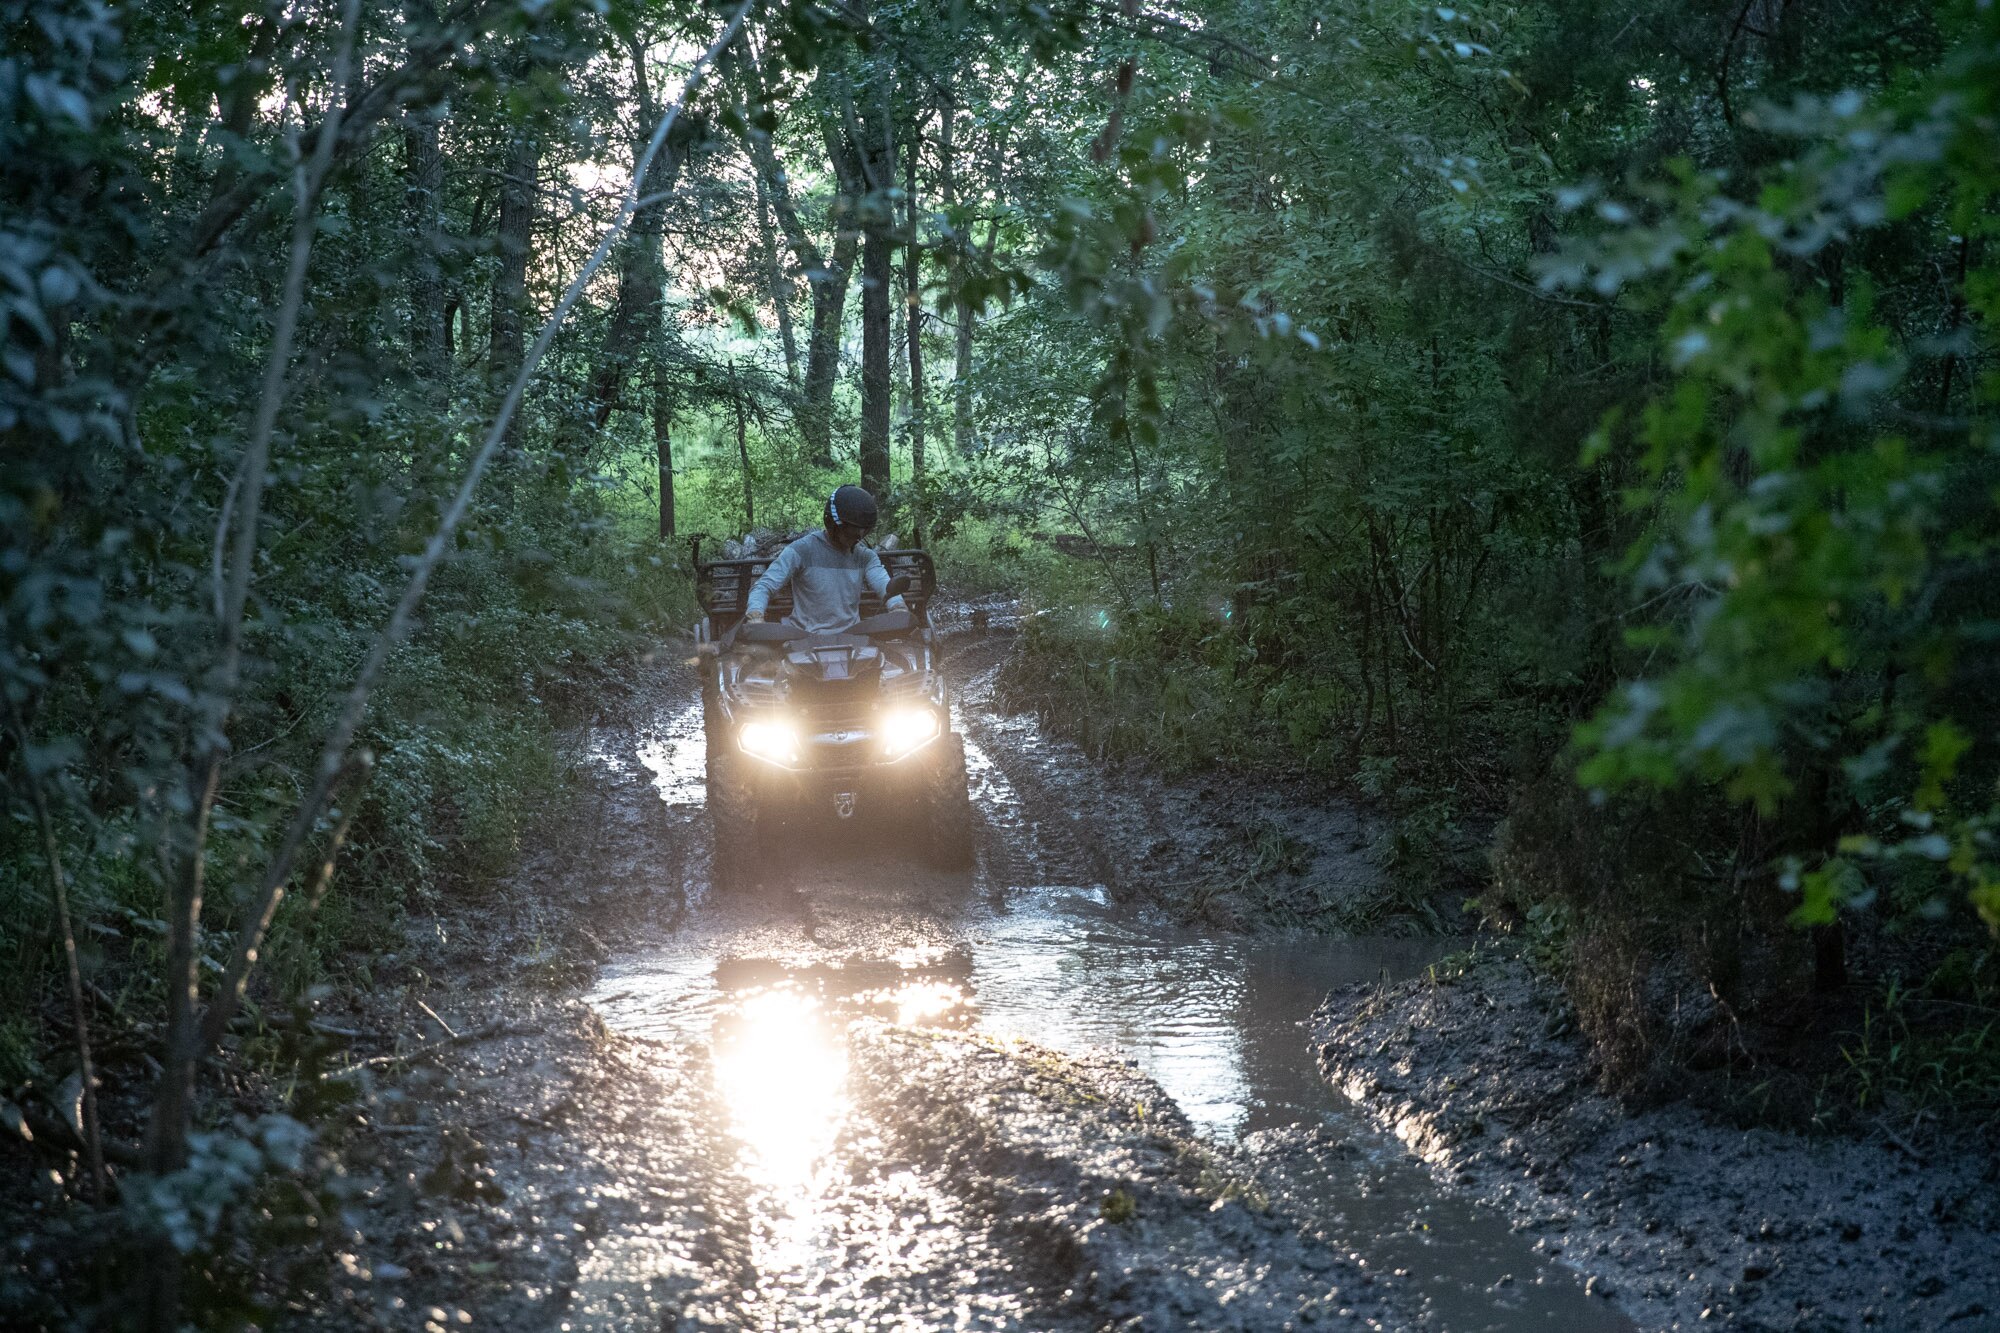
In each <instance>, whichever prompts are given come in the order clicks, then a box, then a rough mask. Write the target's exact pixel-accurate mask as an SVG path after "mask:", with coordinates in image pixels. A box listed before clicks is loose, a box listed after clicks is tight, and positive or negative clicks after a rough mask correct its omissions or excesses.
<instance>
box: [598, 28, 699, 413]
mask: <svg viewBox="0 0 2000 1333" xmlns="http://www.w3.org/2000/svg"><path fill="white" fill-rule="evenodd" d="M630 49H631V54H632V83H633V88H634V90H635V92H636V94H637V98H638V103H639V123H640V125H641V126H642V127H644V126H650V125H654V124H657V123H658V121H659V119H660V108H659V107H657V106H655V105H654V103H653V92H652V86H651V85H650V84H649V83H648V82H647V80H646V51H645V48H644V47H643V46H641V45H640V44H639V43H638V42H637V41H636V40H635V41H633V42H632V43H631V48H630ZM698 133H699V130H698V128H697V127H696V126H695V123H694V122H693V121H692V120H688V119H681V120H679V121H677V122H676V123H675V125H674V132H673V133H672V134H670V135H669V137H668V139H667V142H666V144H665V145H663V146H662V148H661V150H660V151H659V152H658V153H656V154H654V155H653V164H652V166H651V167H650V168H649V169H648V170H647V172H646V180H645V183H644V185H643V186H642V187H641V189H640V191H639V193H640V196H641V197H642V198H645V199H648V200H650V201H651V202H649V203H647V204H646V205H644V206H643V207H641V208H640V209H639V210H638V211H637V212H635V213H634V214H633V215H632V227H631V230H630V232H629V233H628V234H627V235H626V237H625V239H624V241H623V242H622V243H621V246H620V249H621V251H622V253H621V256H620V261H621V262H620V264H619V269H618V303H617V305H616V306H614V307H613V309H612V312H611V322H610V324H609V325H607V326H606V327H605V330H604V345H603V348H602V350H601V351H600V353H599V355H598V358H597V368H596V371H595V372H594V373H593V374H592V376H591V383H590V396H589V399H588V401H587V403H586V406H585V415H586V416H587V417H588V419H589V420H590V422H591V425H592V427H593V429H595V430H598V431H601V430H603V429H604V427H605V425H606V423H608V422H609V421H610V420H611V413H612V411H613V410H614V409H615V408H616V407H617V406H618V402H619V400H620V399H621V398H622V397H623V396H624V390H625V386H626V383H627V382H628V381H629V380H630V379H631V378H632V372H633V371H634V370H635V369H636V368H637V366H638V362H639V358H640V354H641V352H642V351H643V350H644V349H645V348H646V347H648V346H650V345H652V344H654V343H655V342H656V341H657V338H656V337H655V335H656V333H657V332H658V325H659V322H660V314H661V307H660V296H661V291H662V289H663V288H664V287H665V285H666V271H667V268H666V258H665V255H664V254H663V251H662V247H663V246H664V245H665V243H666V239H665V237H666V218H667V201H666V200H665V199H664V198H661V197H660V196H662V195H665V194H666V193H667V192H668V191H670V190H672V189H673V188H674V182H675V181H677V180H678V179H680V174H681V167H682V165H683V164H684V163H685V162H686V161H687V154H688V149H689V146H690V145H691V144H692V143H693V141H694V138H695V136H696V134H698ZM645 152H646V144H645V141H644V140H643V139H642V140H640V141H639V142H638V143H636V144H634V145H633V149H632V162H633V168H634V170H636V169H637V168H638V162H639V159H640V158H641V157H643V156H644V155H645Z"/></svg>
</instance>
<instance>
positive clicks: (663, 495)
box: [653, 355, 674, 541]
mask: <svg viewBox="0 0 2000 1333" xmlns="http://www.w3.org/2000/svg"><path fill="white" fill-rule="evenodd" d="M653 455H654V459H655V461H656V463H657V465H658V467H659V474H660V540H661V541H666V540H668V539H670V538H671V537H672V536H673V535H674V395H673V386H672V385H671V384H669V383H668V382H667V363H666V359H665V358H664V357H661V356H657V355H656V356H654V358H653Z"/></svg>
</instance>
